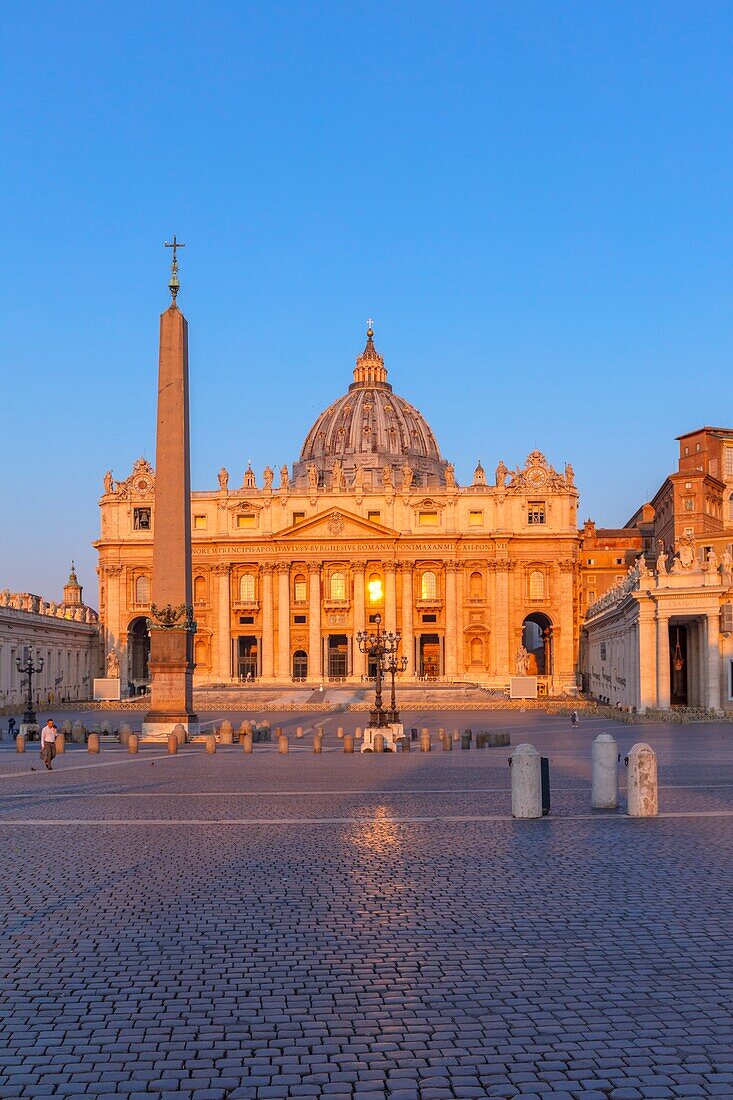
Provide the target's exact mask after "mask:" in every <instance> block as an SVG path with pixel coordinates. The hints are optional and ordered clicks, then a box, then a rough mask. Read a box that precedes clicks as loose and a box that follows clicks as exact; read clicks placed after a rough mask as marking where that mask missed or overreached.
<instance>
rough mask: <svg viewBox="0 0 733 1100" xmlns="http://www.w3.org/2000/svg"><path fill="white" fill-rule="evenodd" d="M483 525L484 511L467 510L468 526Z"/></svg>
mask: <svg viewBox="0 0 733 1100" xmlns="http://www.w3.org/2000/svg"><path fill="white" fill-rule="evenodd" d="M483 525H484V513H483V512H469V513H468V526H469V527H483Z"/></svg>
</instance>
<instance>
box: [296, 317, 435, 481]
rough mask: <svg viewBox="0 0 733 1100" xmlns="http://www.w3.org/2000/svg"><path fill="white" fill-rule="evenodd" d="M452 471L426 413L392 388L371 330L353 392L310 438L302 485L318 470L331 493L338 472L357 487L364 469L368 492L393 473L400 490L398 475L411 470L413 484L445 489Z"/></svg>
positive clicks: (299, 465)
mask: <svg viewBox="0 0 733 1100" xmlns="http://www.w3.org/2000/svg"><path fill="white" fill-rule="evenodd" d="M446 465H447V463H446V462H444V460H443V459H442V458H441V455H440V450H439V448H438V444H437V443H436V440H435V436H434V435H433V433H432V431H431V429H430V427H429V426H428V423H427V421H426V420H425V418H424V416H423V415H422V413H420V412H419V411H418V410H417V409H416V408H415V407H414V406H413V405H411V404H410V403H409V401H405V399H404V398H402V397H399V396H398V395H397V394H396V393H394V391H393V390H392V387H391V385H390V384H389V383H388V382H387V371H386V368H385V366H384V359H383V358H382V356H381V355H380V354H379V353H378V351H377V349H376V348H375V346H374V333H373V331H372V329H371V328H369V329H368V330H367V342H366V347H365V348H364V351H363V353H362V354H361V355H360V356H359V357H358V358H357V360H356V367H355V369H354V381H353V382H352V383H351V385H350V386H349V389H348V392H347V393H345V394H344V395H343V397H339V399H338V400H337V401H334V403H333V404H332V405H329V407H328V408H327V409H326V411H325V412H323V413H321V415H320V416H319V417H318V419H317V420H316V422H315V424H314V425H313V427H312V428H311V430H310V431H309V432H308V435H307V436H306V439H305V443H304V444H303V449H302V451H301V453H300V460H299V461H298V462H296V463H295V465H294V467H293V478H294V481H295V483H296V485H304V484H306V483H307V482H308V469H309V467H311V468H312V467H314V466H315V469H316V473H317V475H318V484H319V485H325V486H326V487H328V486H330V484H331V479H332V478H333V476H334V467H338V466H340V467H341V473H342V474H343V475H344V476H343V484H344V485H345V486H349V485H351V483H352V480H353V477H354V475H355V474H356V471H357V468H358V467H361V469H362V471H363V472H364V479H363V483H364V484H365V485H367V486H368V485H369V484H370V483H371V484H372V485H373V486H374V487H375V488H376V487H377V486H378V485H381V484H383V483H384V476H385V475H384V471H385V469H386V468H387V467H392V468H393V469H394V471H395V473H394V475H393V477H392V481H393V483H395V484H399V483H400V478H399V477H398V471H400V470H403V468H404V467H405V466H409V467H410V469H411V471H412V479H411V480H412V483H413V484H421V485H431V484H432V485H444V484H445V467H446ZM336 476H337V477H340V476H341V474H337V475H336ZM311 477H312V475H311Z"/></svg>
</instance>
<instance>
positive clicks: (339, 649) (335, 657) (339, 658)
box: [328, 634, 349, 680]
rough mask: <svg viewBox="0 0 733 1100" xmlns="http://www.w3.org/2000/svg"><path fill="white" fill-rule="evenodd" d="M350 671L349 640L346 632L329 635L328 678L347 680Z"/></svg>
mask: <svg viewBox="0 0 733 1100" xmlns="http://www.w3.org/2000/svg"><path fill="white" fill-rule="evenodd" d="M348 671H349V642H348V639H347V637H346V635H345V634H329V636H328V678H329V680H345V679H346V677H347V675H348Z"/></svg>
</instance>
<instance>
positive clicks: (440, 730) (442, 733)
mask: <svg viewBox="0 0 733 1100" xmlns="http://www.w3.org/2000/svg"><path fill="white" fill-rule="evenodd" d="M422 732H423V733H430V730H429V729H428V727H427V726H423V728H422ZM444 737H445V730H444V729H443V727H442V726H438V740H439V741H442V740H443V738H444Z"/></svg>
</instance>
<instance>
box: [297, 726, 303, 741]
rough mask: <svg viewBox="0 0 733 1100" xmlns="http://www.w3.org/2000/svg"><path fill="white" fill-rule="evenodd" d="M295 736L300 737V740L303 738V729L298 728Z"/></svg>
mask: <svg viewBox="0 0 733 1100" xmlns="http://www.w3.org/2000/svg"><path fill="white" fill-rule="evenodd" d="M295 736H296V737H299V738H300V737H302V736H303V727H302V726H298V728H297V729H296V731H295Z"/></svg>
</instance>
